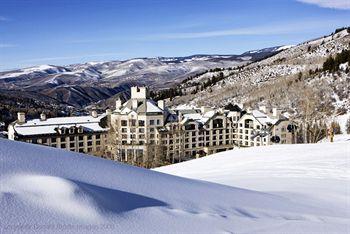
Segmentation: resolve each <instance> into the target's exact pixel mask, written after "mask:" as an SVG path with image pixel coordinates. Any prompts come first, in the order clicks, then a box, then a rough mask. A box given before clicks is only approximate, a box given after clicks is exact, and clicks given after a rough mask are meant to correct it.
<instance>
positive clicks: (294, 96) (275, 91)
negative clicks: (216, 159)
mask: <svg viewBox="0 0 350 234" xmlns="http://www.w3.org/2000/svg"><path fill="white" fill-rule="evenodd" d="M280 49H282V50H281V51H280V53H278V54H276V55H273V56H270V57H268V58H266V59H263V60H261V61H258V62H255V63H251V64H248V65H247V66H244V67H243V68H240V69H234V70H229V69H226V70H221V71H212V72H207V73H204V74H202V75H200V76H197V77H195V78H193V79H190V80H188V81H187V82H186V83H183V84H181V86H180V87H181V88H182V93H185V95H184V96H182V97H178V98H175V100H174V104H175V105H180V104H183V103H188V102H190V104H192V105H209V106H223V105H226V104H228V103H231V102H233V103H235V102H236V103H244V104H247V105H258V104H263V105H267V106H278V107H280V108H284V109H286V110H288V109H290V110H292V111H293V110H294V109H300V106H299V104H300V103H301V102H302V100H303V98H305V96H303V95H301V94H302V93H303V92H304V93H305V92H308V93H309V95H310V96H311V97H313V98H315V99H316V98H318V101H319V104H321V105H323V106H325V107H329V110H330V111H331V109H332V106H333V107H334V108H336V109H345V110H350V101H349V100H350V93H349V90H350V75H349V73H348V72H347V71H346V67H347V66H348V65H347V64H346V63H345V64H342V65H341V69H340V70H339V71H337V72H323V70H322V69H323V63H324V62H325V61H326V59H327V58H328V57H329V56H333V57H334V56H335V55H336V54H339V53H341V52H342V51H343V50H349V49H350V34H349V29H344V30H341V31H339V32H338V33H333V34H331V35H329V36H324V37H321V38H317V39H314V40H309V41H307V42H304V43H300V44H298V45H295V46H285V47H281V48H276V49H275V50H276V51H279V50H280ZM251 52H256V51H251ZM251 52H247V54H249V53H251ZM221 72H222V74H223V76H224V77H223V79H221V80H220V81H218V82H216V83H214V84H211V85H209V86H206V87H204V88H203V87H201V86H203V84H205V83H206V82H208V80H210V79H212V77H215V76H218V75H219V73H221ZM194 90H196V91H197V92H194ZM306 90H307V91H306Z"/></svg>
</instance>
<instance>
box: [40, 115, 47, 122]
mask: <svg viewBox="0 0 350 234" xmlns="http://www.w3.org/2000/svg"><path fill="white" fill-rule="evenodd" d="M40 120H41V121H45V120H46V114H45V113H41V114H40Z"/></svg>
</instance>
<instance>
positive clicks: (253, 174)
mask: <svg viewBox="0 0 350 234" xmlns="http://www.w3.org/2000/svg"><path fill="white" fill-rule="evenodd" d="M339 140H343V141H342V142H336V143H320V144H308V145H279V146H277V145H276V146H267V147H259V148H246V149H236V150H232V151H228V152H223V153H218V154H216V155H212V156H208V157H205V158H201V159H198V160H192V161H188V162H184V163H180V164H175V165H170V166H166V167H161V168H158V169H156V170H157V171H160V172H165V173H169V174H173V175H178V176H183V177H187V178H192V179H199V180H205V181H210V182H216V183H220V184H224V185H229V186H235V187H240V188H244V189H249V190H254V191H260V192H263V193H267V194H270V195H275V196H279V197H280V198H281V199H285V200H287V201H288V204H293V203H294V204H298V205H302V204H304V205H305V207H309V208H310V207H311V209H312V210H313V214H310V213H309V214H306V213H305V214H304V215H301V216H300V214H299V215H296V216H295V217H294V218H292V217H289V218H286V220H284V222H281V220H280V219H279V218H277V217H275V218H277V220H278V221H277V222H274V223H273V224H271V223H269V222H268V223H267V225H266V226H265V227H262V228H255V227H253V225H257V224H258V223H260V222H265V221H266V220H265V221H264V219H262V218H261V217H257V219H256V220H255V222H254V224H252V226H251V227H250V228H249V231H253V232H258V233H260V232H262V231H267V232H269V231H268V230H270V232H273V233H275V232H278V231H284V233H295V232H298V233H332V232H337V233H350V136H349V135H342V137H341V138H339ZM292 206H293V205H292ZM271 217H273V216H271ZM301 217H302V218H301ZM341 223H343V224H341ZM326 227H327V228H326ZM328 228H329V229H328ZM242 230H244V229H242Z"/></svg>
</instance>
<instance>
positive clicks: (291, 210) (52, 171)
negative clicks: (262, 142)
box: [0, 139, 350, 233]
mask: <svg viewBox="0 0 350 234" xmlns="http://www.w3.org/2000/svg"><path fill="white" fill-rule="evenodd" d="M348 147H349V143H348V142H346V143H344V142H342V143H335V144H317V145H298V146H272V147H264V148H261V147H260V148H251V149H242V150H233V151H230V152H225V153H221V154H217V155H213V156H209V157H206V158H202V159H199V160H193V161H190V162H187V163H181V164H178V165H174V166H170V167H165V168H160V169H159V171H162V172H167V173H173V174H177V175H181V176H186V177H192V178H196V179H205V180H208V181H215V182H219V183H222V184H226V185H220V184H216V183H211V182H207V181H199V180H192V179H186V178H181V177H177V176H172V175H168V174H163V173H159V172H156V171H150V170H146V169H141V168H136V167H132V166H128V165H123V164H119V163H113V162H111V161H107V160H103V159H100V158H95V157H92V156H86V155H83V154H77V153H72V152H67V151H62V150H59V149H53V148H48V147H44V146H39V145H31V144H25V143H19V142H12V141H8V140H2V139H0V162H1V170H0V207H1V209H0V219H1V222H0V232H1V233H12V232H15V231H16V232H22V233H28V232H46V233H47V232H50V233H58V232H60V233H62V232H64V233H88V232H93V233H116V232H117V233H120V232H123V233H140V232H146V233H169V232H171V233H174V232H178V233H179V232H181V233H195V232H196V233H281V232H284V233H346V232H347V231H348V230H349V223H350V222H349V219H350V214H349V209H348V208H349V203H348V199H347V198H348V196H349V194H348V192H349V191H348V190H347V189H346V188H347V187H348V186H349V175H348V173H347V170H348V168H349V158H348V156H349V154H347V151H348V149H349V148H348ZM227 185H229V186H227ZM306 186H309V187H307V189H305V188H306Z"/></svg>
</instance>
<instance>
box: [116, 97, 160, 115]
mask: <svg viewBox="0 0 350 234" xmlns="http://www.w3.org/2000/svg"><path fill="white" fill-rule="evenodd" d="M132 102H133V100H132V99H130V100H128V101H127V102H125V103H124V104H123V105H122V107H121V108H120V110H119V112H120V113H123V114H128V113H129V112H131V111H135V112H136V113H138V114H140V113H163V110H162V109H160V108H159V107H158V105H157V103H156V102H154V101H153V100H151V99H139V100H138V99H137V102H138V105H137V108H136V109H133V106H132Z"/></svg>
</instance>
